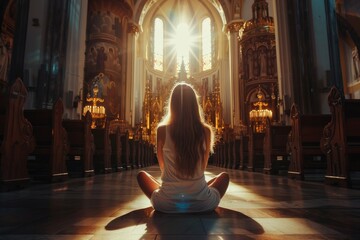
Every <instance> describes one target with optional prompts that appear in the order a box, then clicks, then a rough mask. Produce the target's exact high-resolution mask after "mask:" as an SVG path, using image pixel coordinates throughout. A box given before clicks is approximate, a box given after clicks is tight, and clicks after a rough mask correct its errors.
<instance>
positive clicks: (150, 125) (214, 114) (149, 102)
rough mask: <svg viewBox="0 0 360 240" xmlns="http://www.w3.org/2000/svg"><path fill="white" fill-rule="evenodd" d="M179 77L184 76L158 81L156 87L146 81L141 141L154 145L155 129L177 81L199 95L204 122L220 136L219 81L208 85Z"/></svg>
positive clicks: (221, 124) (221, 121)
mask: <svg viewBox="0 0 360 240" xmlns="http://www.w3.org/2000/svg"><path fill="white" fill-rule="evenodd" d="M180 76H184V74H179V79H177V78H175V77H173V78H171V79H169V80H167V81H166V82H162V81H161V80H160V79H158V80H157V81H156V86H153V85H152V80H151V79H147V80H146V85H145V96H144V102H143V118H142V119H143V120H142V122H141V128H139V129H141V132H142V133H141V136H142V139H144V140H148V141H150V142H151V143H153V144H155V142H156V128H157V126H158V124H159V122H160V121H161V120H162V118H163V116H164V114H165V112H164V110H165V103H166V102H167V100H168V99H169V95H170V92H171V89H172V88H173V86H174V84H175V83H176V82H177V81H186V82H189V83H190V84H191V85H192V86H194V88H195V89H196V91H197V93H198V94H199V95H200V96H199V97H200V99H199V101H200V104H201V106H202V108H203V111H204V118H205V120H206V121H207V122H208V123H209V124H211V125H212V126H213V127H214V128H215V129H216V134H217V135H221V134H222V132H223V128H224V121H223V115H222V111H223V110H222V102H221V97H220V83H219V80H218V79H215V78H214V79H213V81H212V83H211V84H210V83H209V79H203V80H202V81H199V80H196V79H194V78H191V77H190V78H189V79H185V80H184V79H182V78H180ZM211 87H212V91H211ZM209 88H210V89H209ZM138 131H139V130H137V132H138Z"/></svg>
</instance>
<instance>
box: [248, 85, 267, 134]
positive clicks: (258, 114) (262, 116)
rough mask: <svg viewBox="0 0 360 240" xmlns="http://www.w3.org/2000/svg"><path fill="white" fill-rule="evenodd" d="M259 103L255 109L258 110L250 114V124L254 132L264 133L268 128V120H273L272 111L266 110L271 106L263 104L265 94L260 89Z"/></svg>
mask: <svg viewBox="0 0 360 240" xmlns="http://www.w3.org/2000/svg"><path fill="white" fill-rule="evenodd" d="M256 97H257V98H258V101H257V102H256V103H254V104H253V105H254V107H257V109H253V110H251V111H250V112H249V115H250V122H251V126H252V128H253V132H256V133H263V132H264V131H265V128H266V118H270V119H271V118H272V111H271V110H270V109H267V108H264V107H267V106H268V105H269V104H268V103H266V102H263V100H262V99H263V97H264V95H263V93H262V92H261V90H260V88H259V89H258V92H257V94H256Z"/></svg>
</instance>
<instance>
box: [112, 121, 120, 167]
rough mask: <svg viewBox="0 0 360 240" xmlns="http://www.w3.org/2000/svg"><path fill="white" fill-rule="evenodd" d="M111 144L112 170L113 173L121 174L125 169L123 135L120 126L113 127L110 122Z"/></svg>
mask: <svg viewBox="0 0 360 240" xmlns="http://www.w3.org/2000/svg"><path fill="white" fill-rule="evenodd" d="M109 133H110V142H111V157H110V159H111V168H112V171H113V172H119V171H121V170H122V169H123V165H122V163H121V151H122V150H121V138H120V137H121V133H120V128H119V127H118V126H114V125H112V121H110V129H109Z"/></svg>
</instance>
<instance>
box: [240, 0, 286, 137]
mask: <svg viewBox="0 0 360 240" xmlns="http://www.w3.org/2000/svg"><path fill="white" fill-rule="evenodd" d="M240 33H241V34H240V44H239V52H240V64H241V66H240V67H239V69H240V72H239V75H240V95H243V96H244V100H245V103H243V102H241V103H240V104H241V106H240V107H241V108H242V112H243V114H242V116H240V117H241V122H242V123H244V124H245V125H246V126H249V124H250V123H251V122H252V123H254V120H255V119H257V120H256V121H255V122H256V123H257V124H260V123H261V121H258V120H259V119H258V116H260V115H262V114H263V113H269V112H270V111H271V113H272V114H271V117H272V121H273V122H276V121H278V120H279V109H278V103H279V99H278V85H277V81H278V80H277V67H276V42H275V27H274V21H273V18H272V17H270V16H269V10H268V3H267V2H266V0H255V2H254V4H253V5H252V19H251V20H249V21H246V22H245V24H244V25H243V28H242V29H241V30H240ZM259 89H260V90H259ZM259 93H260V95H259ZM259 96H261V98H259ZM254 104H256V105H254ZM265 109H266V110H268V111H269V112H268V111H265ZM253 110H254V111H255V110H257V111H256V112H254V111H253ZM257 126H258V127H255V128H253V130H256V129H258V130H260V129H261V128H262V127H261V126H260V125H257ZM261 131H262V130H261Z"/></svg>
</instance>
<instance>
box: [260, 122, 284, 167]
mask: <svg viewBox="0 0 360 240" xmlns="http://www.w3.org/2000/svg"><path fill="white" fill-rule="evenodd" d="M290 130H291V126H286V125H272V124H271V121H270V119H269V118H267V120H266V128H265V136H264V148H263V150H264V170H263V172H264V173H265V174H279V173H281V172H282V171H286V172H287V170H288V167H289V160H288V152H287V141H288V136H289V133H290Z"/></svg>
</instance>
